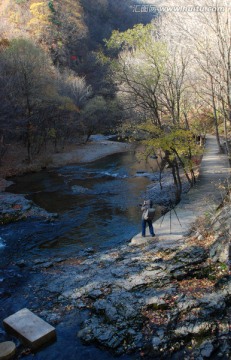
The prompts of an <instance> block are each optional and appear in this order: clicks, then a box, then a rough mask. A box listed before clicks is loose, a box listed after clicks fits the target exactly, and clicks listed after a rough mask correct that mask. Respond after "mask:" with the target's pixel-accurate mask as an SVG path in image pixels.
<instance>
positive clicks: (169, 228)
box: [131, 135, 231, 247]
mask: <svg viewBox="0 0 231 360" xmlns="http://www.w3.org/2000/svg"><path fill="white" fill-rule="evenodd" d="M230 175H231V169H230V167H229V162H228V158H227V156H226V155H221V154H219V152H218V146H217V142H216V139H215V137H214V136H211V135H208V136H207V139H206V146H205V153H204V155H203V159H202V163H201V167H200V175H199V178H198V181H197V184H196V186H195V187H194V188H193V189H191V190H190V191H189V192H188V193H187V194H186V195H184V196H183V198H182V200H181V202H180V203H179V204H178V205H177V206H176V207H175V209H174V210H172V211H170V212H168V213H167V214H165V216H164V217H161V218H160V219H159V220H157V221H156V222H155V223H154V228H155V233H156V235H157V238H156V240H157V241H158V242H159V243H162V244H163V241H164V243H165V245H166V247H172V246H173V247H175V246H178V245H179V243H180V241H184V240H183V238H184V236H185V235H186V234H187V233H188V232H189V231H190V228H191V226H192V224H193V223H195V222H196V220H197V218H198V217H200V216H201V215H203V214H205V213H207V214H208V216H211V215H212V214H214V211H215V209H216V207H217V206H218V205H219V204H220V203H221V201H222V199H223V196H224V188H223V185H224V184H225V183H226V182H227V180H228V178H229V177H230ZM195 225H196V224H195ZM170 234H171V235H170ZM150 240H151V241H153V238H151V237H150V236H146V238H142V236H141V233H139V234H137V235H136V236H135V237H134V238H133V239H132V240H131V244H133V245H139V244H142V243H146V242H147V241H150Z"/></svg>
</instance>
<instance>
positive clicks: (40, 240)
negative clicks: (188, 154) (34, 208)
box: [0, 151, 150, 360]
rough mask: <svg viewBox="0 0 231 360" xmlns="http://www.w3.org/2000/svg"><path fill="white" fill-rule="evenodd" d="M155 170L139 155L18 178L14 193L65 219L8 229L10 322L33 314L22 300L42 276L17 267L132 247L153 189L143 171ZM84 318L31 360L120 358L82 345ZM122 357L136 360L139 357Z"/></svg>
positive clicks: (6, 308) (4, 297)
mask: <svg viewBox="0 0 231 360" xmlns="http://www.w3.org/2000/svg"><path fill="white" fill-rule="evenodd" d="M147 171H150V168H147V165H145V164H144V163H143V164H140V163H138V162H137V160H136V158H135V156H134V153H133V152H132V151H131V152H127V153H120V154H114V155H110V156H107V157H105V158H103V159H100V160H98V161H95V162H92V163H88V164H76V165H72V166H64V167H61V168H58V169H52V170H49V171H41V172H39V173H34V174H28V175H24V176H20V177H15V178H14V179H11V180H13V181H14V185H12V186H11V187H9V188H8V189H7V190H8V191H9V192H14V193H21V194H26V195H27V197H28V198H29V199H32V200H33V201H34V202H35V203H36V204H37V205H39V206H40V207H42V208H44V209H46V210H47V211H49V212H54V213H57V214H58V218H57V219H55V220H54V221H51V222H50V221H46V220H44V219H42V220H41V219H30V220H26V221H20V222H17V223H14V224H9V225H5V226H2V227H1V234H0V240H1V245H0V256H1V267H0V282H1V284H0V295H1V297H0V302H1V309H0V313H1V316H2V317H3V318H4V316H9V315H10V314H11V313H13V312H14V311H17V310H18V309H20V308H22V307H29V308H30V306H29V304H27V302H26V301H25V300H24V301H22V300H21V298H20V296H19V294H20V289H21V288H22V287H24V288H25V287H26V286H28V284H30V282H32V281H36V278H35V277H33V280H32V275H31V277H30V274H28V273H27V272H26V270H25V271H24V272H23V273H22V274H18V272H17V269H16V267H15V265H14V264H15V263H17V262H18V261H21V260H22V259H23V260H25V261H28V260H30V261H32V260H33V259H39V258H42V259H44V258H49V259H57V258H58V257H61V258H64V259H66V258H70V257H74V256H78V254H79V253H80V252H81V251H82V250H85V249H89V248H93V249H94V251H101V250H102V249H108V248H111V247H116V246H117V245H119V244H122V243H125V242H128V241H129V240H130V239H131V238H132V237H133V236H134V235H135V234H136V233H138V232H140V227H141V224H140V222H141V221H140V219H141V211H140V207H139V203H141V202H142V201H143V199H144V197H145V189H146V187H147V185H148V184H150V179H149V178H147V177H145V176H141V175H140V172H141V173H142V172H147ZM40 280H41V279H40ZM1 285H2V286H1ZM19 285H20V286H19ZM17 287H18V291H19V293H18V294H17V291H16V290H15V289H16V288H17ZM38 296H39V295H36V297H38ZM32 299H33V298H32ZM15 302H16V303H17V304H15ZM80 320H81V319H79V318H78V317H76V321H75V322H74V323H73V316H72V318H70V319H68V318H67V319H65V321H64V322H63V323H61V324H59V326H58V327H57V332H58V334H59V340H58V341H57V342H56V343H55V344H53V345H52V346H50V347H47V348H46V349H45V350H43V351H40V352H38V353H37V354H36V355H35V356H29V357H27V358H28V359H30V358H31V359H32V358H33V359H40V360H45V359H49V360H50V359H67V360H69V359H79V360H83V359H84V360H87V359H96V360H97V359H102V360H104V359H105V360H108V359H113V358H114V356H113V355H112V354H109V353H107V352H105V351H101V350H99V349H96V348H95V347H92V346H90V347H89V346H88V347H86V346H84V345H82V344H81V343H80V341H79V340H78V339H77V337H76V333H77V330H76V327H77V328H78V326H79V322H80ZM4 336H5V334H4V332H3V331H2V330H1V328H0V340H1V337H2V340H4ZM121 358H122V359H131V358H133V359H134V356H133V355H129V356H128V355H127V356H123V357H121Z"/></svg>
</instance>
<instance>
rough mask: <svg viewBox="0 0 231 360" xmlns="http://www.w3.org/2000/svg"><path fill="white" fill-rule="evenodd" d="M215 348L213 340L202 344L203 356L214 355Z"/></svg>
mask: <svg viewBox="0 0 231 360" xmlns="http://www.w3.org/2000/svg"><path fill="white" fill-rule="evenodd" d="M213 350H214V347H213V344H212V342H211V341H206V342H204V343H203V344H202V345H201V346H200V353H201V355H202V356H203V358H206V359H208V358H210V356H211V355H212V352H213Z"/></svg>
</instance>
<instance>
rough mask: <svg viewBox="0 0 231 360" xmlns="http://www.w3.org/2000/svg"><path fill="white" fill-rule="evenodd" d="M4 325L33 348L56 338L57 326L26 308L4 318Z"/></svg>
mask: <svg viewBox="0 0 231 360" xmlns="http://www.w3.org/2000/svg"><path fill="white" fill-rule="evenodd" d="M3 325H4V327H5V329H6V331H9V332H10V333H11V334H13V335H15V336H17V337H18V338H19V339H20V340H21V341H22V342H23V344H25V345H27V346H29V347H31V348H32V349H33V350H35V349H37V348H39V347H40V346H42V345H44V344H45V343H48V342H51V341H53V340H55V339H56V332H55V328H54V327H53V326H51V325H50V324H48V323H47V322H46V321H44V320H42V319H41V318H40V317H38V316H37V315H35V314H33V313H32V312H31V311H30V310H28V309H26V308H24V309H22V310H20V311H18V312H16V313H15V314H13V315H11V316H9V317H8V318H6V319H4V320H3Z"/></svg>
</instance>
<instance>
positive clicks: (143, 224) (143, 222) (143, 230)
mask: <svg viewBox="0 0 231 360" xmlns="http://www.w3.org/2000/svg"><path fill="white" fill-rule="evenodd" d="M145 232H146V220H144V219H142V236H145Z"/></svg>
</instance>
